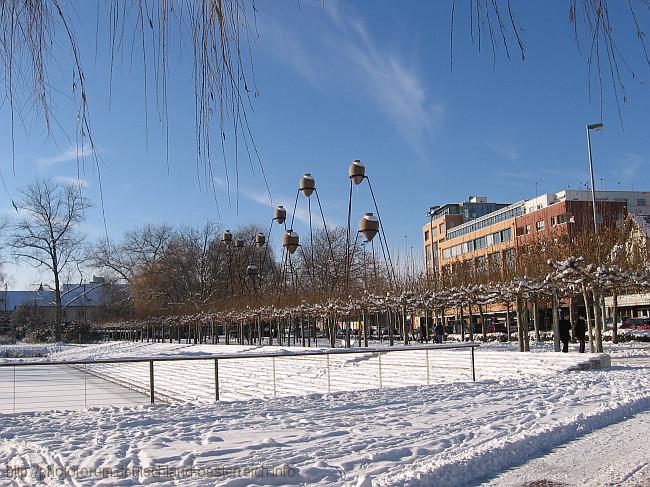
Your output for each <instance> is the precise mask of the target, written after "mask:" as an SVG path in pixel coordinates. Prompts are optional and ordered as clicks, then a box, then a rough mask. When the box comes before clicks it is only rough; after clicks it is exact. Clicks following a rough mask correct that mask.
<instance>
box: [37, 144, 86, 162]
mask: <svg viewBox="0 0 650 487" xmlns="http://www.w3.org/2000/svg"><path fill="white" fill-rule="evenodd" d="M90 154H92V149H91V148H90V147H88V146H85V145H84V146H83V147H70V148H68V149H67V150H65V151H63V152H61V153H60V154H57V155H56V156H52V157H45V158H41V159H37V161H36V164H38V165H39V166H42V167H47V166H53V165H55V164H59V163H61V162H69V161H78V160H81V159H83V158H85V157H88V156H89V155H90Z"/></svg>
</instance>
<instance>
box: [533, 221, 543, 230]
mask: <svg viewBox="0 0 650 487" xmlns="http://www.w3.org/2000/svg"><path fill="white" fill-rule="evenodd" d="M535 228H536V229H537V231H538V232H543V231H544V220H539V221H538V222H537V223H535Z"/></svg>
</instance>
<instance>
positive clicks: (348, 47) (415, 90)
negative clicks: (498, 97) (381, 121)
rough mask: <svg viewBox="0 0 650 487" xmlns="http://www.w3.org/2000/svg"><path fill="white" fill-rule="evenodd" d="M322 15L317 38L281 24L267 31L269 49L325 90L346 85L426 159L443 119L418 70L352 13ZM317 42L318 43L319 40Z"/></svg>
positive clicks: (274, 23) (267, 27)
mask: <svg viewBox="0 0 650 487" xmlns="http://www.w3.org/2000/svg"><path fill="white" fill-rule="evenodd" d="M327 13H328V14H329V15H324V16H322V15H321V16H319V17H318V18H319V19H320V20H319V22H320V24H319V27H320V28H321V29H322V32H319V35H318V36H312V37H311V38H310V37H305V36H303V37H300V38H299V37H298V35H297V34H296V33H294V32H293V30H291V29H290V28H288V27H285V26H283V25H282V24H281V22H279V21H274V20H269V21H266V22H265V26H264V28H263V29H262V30H263V31H262V38H263V40H264V41H265V44H266V45H268V46H269V48H270V49H271V50H272V51H273V52H276V53H279V55H280V56H281V60H282V61H283V62H285V63H286V64H287V65H289V66H290V67H291V68H293V69H294V70H295V71H296V72H297V73H298V74H300V75H301V76H302V77H304V78H305V79H306V80H307V81H309V82H310V83H312V84H313V85H314V86H316V87H317V88H319V89H321V90H323V91H325V90H331V89H332V86H336V85H339V86H340V85H343V84H346V86H347V85H349V86H351V87H352V89H353V90H354V91H355V92H356V93H357V94H358V96H359V97H360V98H366V99H368V100H369V101H370V102H371V103H372V104H373V105H374V107H375V109H376V110H377V111H379V112H381V113H383V114H384V115H385V116H386V118H387V120H388V121H389V123H391V124H392V125H393V126H394V127H395V128H396V129H397V131H398V132H399V134H400V135H401V137H402V138H403V139H404V140H405V141H406V142H407V143H408V144H409V146H410V147H411V148H412V149H413V150H414V151H415V152H416V153H417V154H418V155H420V156H421V157H423V158H424V157H426V156H427V154H426V146H427V143H428V140H429V139H430V137H431V135H432V134H433V130H434V129H435V128H436V127H438V126H439V124H440V123H441V121H442V118H443V115H444V106H443V104H442V103H440V102H439V101H434V100H432V98H431V96H430V94H429V93H428V92H427V90H426V88H425V84H424V82H423V81H422V79H421V77H420V75H419V74H418V72H417V70H416V69H415V66H414V65H413V64H412V63H408V62H407V58H406V56H405V55H404V53H403V52H400V50H399V49H398V48H397V46H385V45H381V44H380V43H378V42H377V40H375V39H374V38H373V37H372V35H371V34H370V33H369V32H368V30H367V29H366V27H365V24H364V23H363V21H362V20H361V19H360V18H358V17H355V15H354V14H353V13H352V12H346V13H345V15H342V16H340V17H339V16H338V14H337V13H336V12H333V11H330V10H328V11H327ZM314 38H317V39H318V42H316V41H315V40H314Z"/></svg>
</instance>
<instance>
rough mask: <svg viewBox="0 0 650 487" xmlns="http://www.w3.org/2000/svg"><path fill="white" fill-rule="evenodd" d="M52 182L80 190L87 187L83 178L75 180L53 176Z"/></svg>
mask: <svg viewBox="0 0 650 487" xmlns="http://www.w3.org/2000/svg"><path fill="white" fill-rule="evenodd" d="M54 181H56V182H57V183H61V184H72V185H75V186H79V187H81V188H87V187H88V180H87V179H84V178H76V177H71V176H55V177H54Z"/></svg>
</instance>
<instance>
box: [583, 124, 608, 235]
mask: <svg viewBox="0 0 650 487" xmlns="http://www.w3.org/2000/svg"><path fill="white" fill-rule="evenodd" d="M603 127H604V125H603V124H602V123H590V124H589V125H587V150H588V151H589V174H590V175H591V203H592V206H593V211H594V233H595V234H598V221H597V220H596V185H595V183H594V163H593V160H592V158H591V131H592V130H594V131H595V130H600V129H602V128H603Z"/></svg>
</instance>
